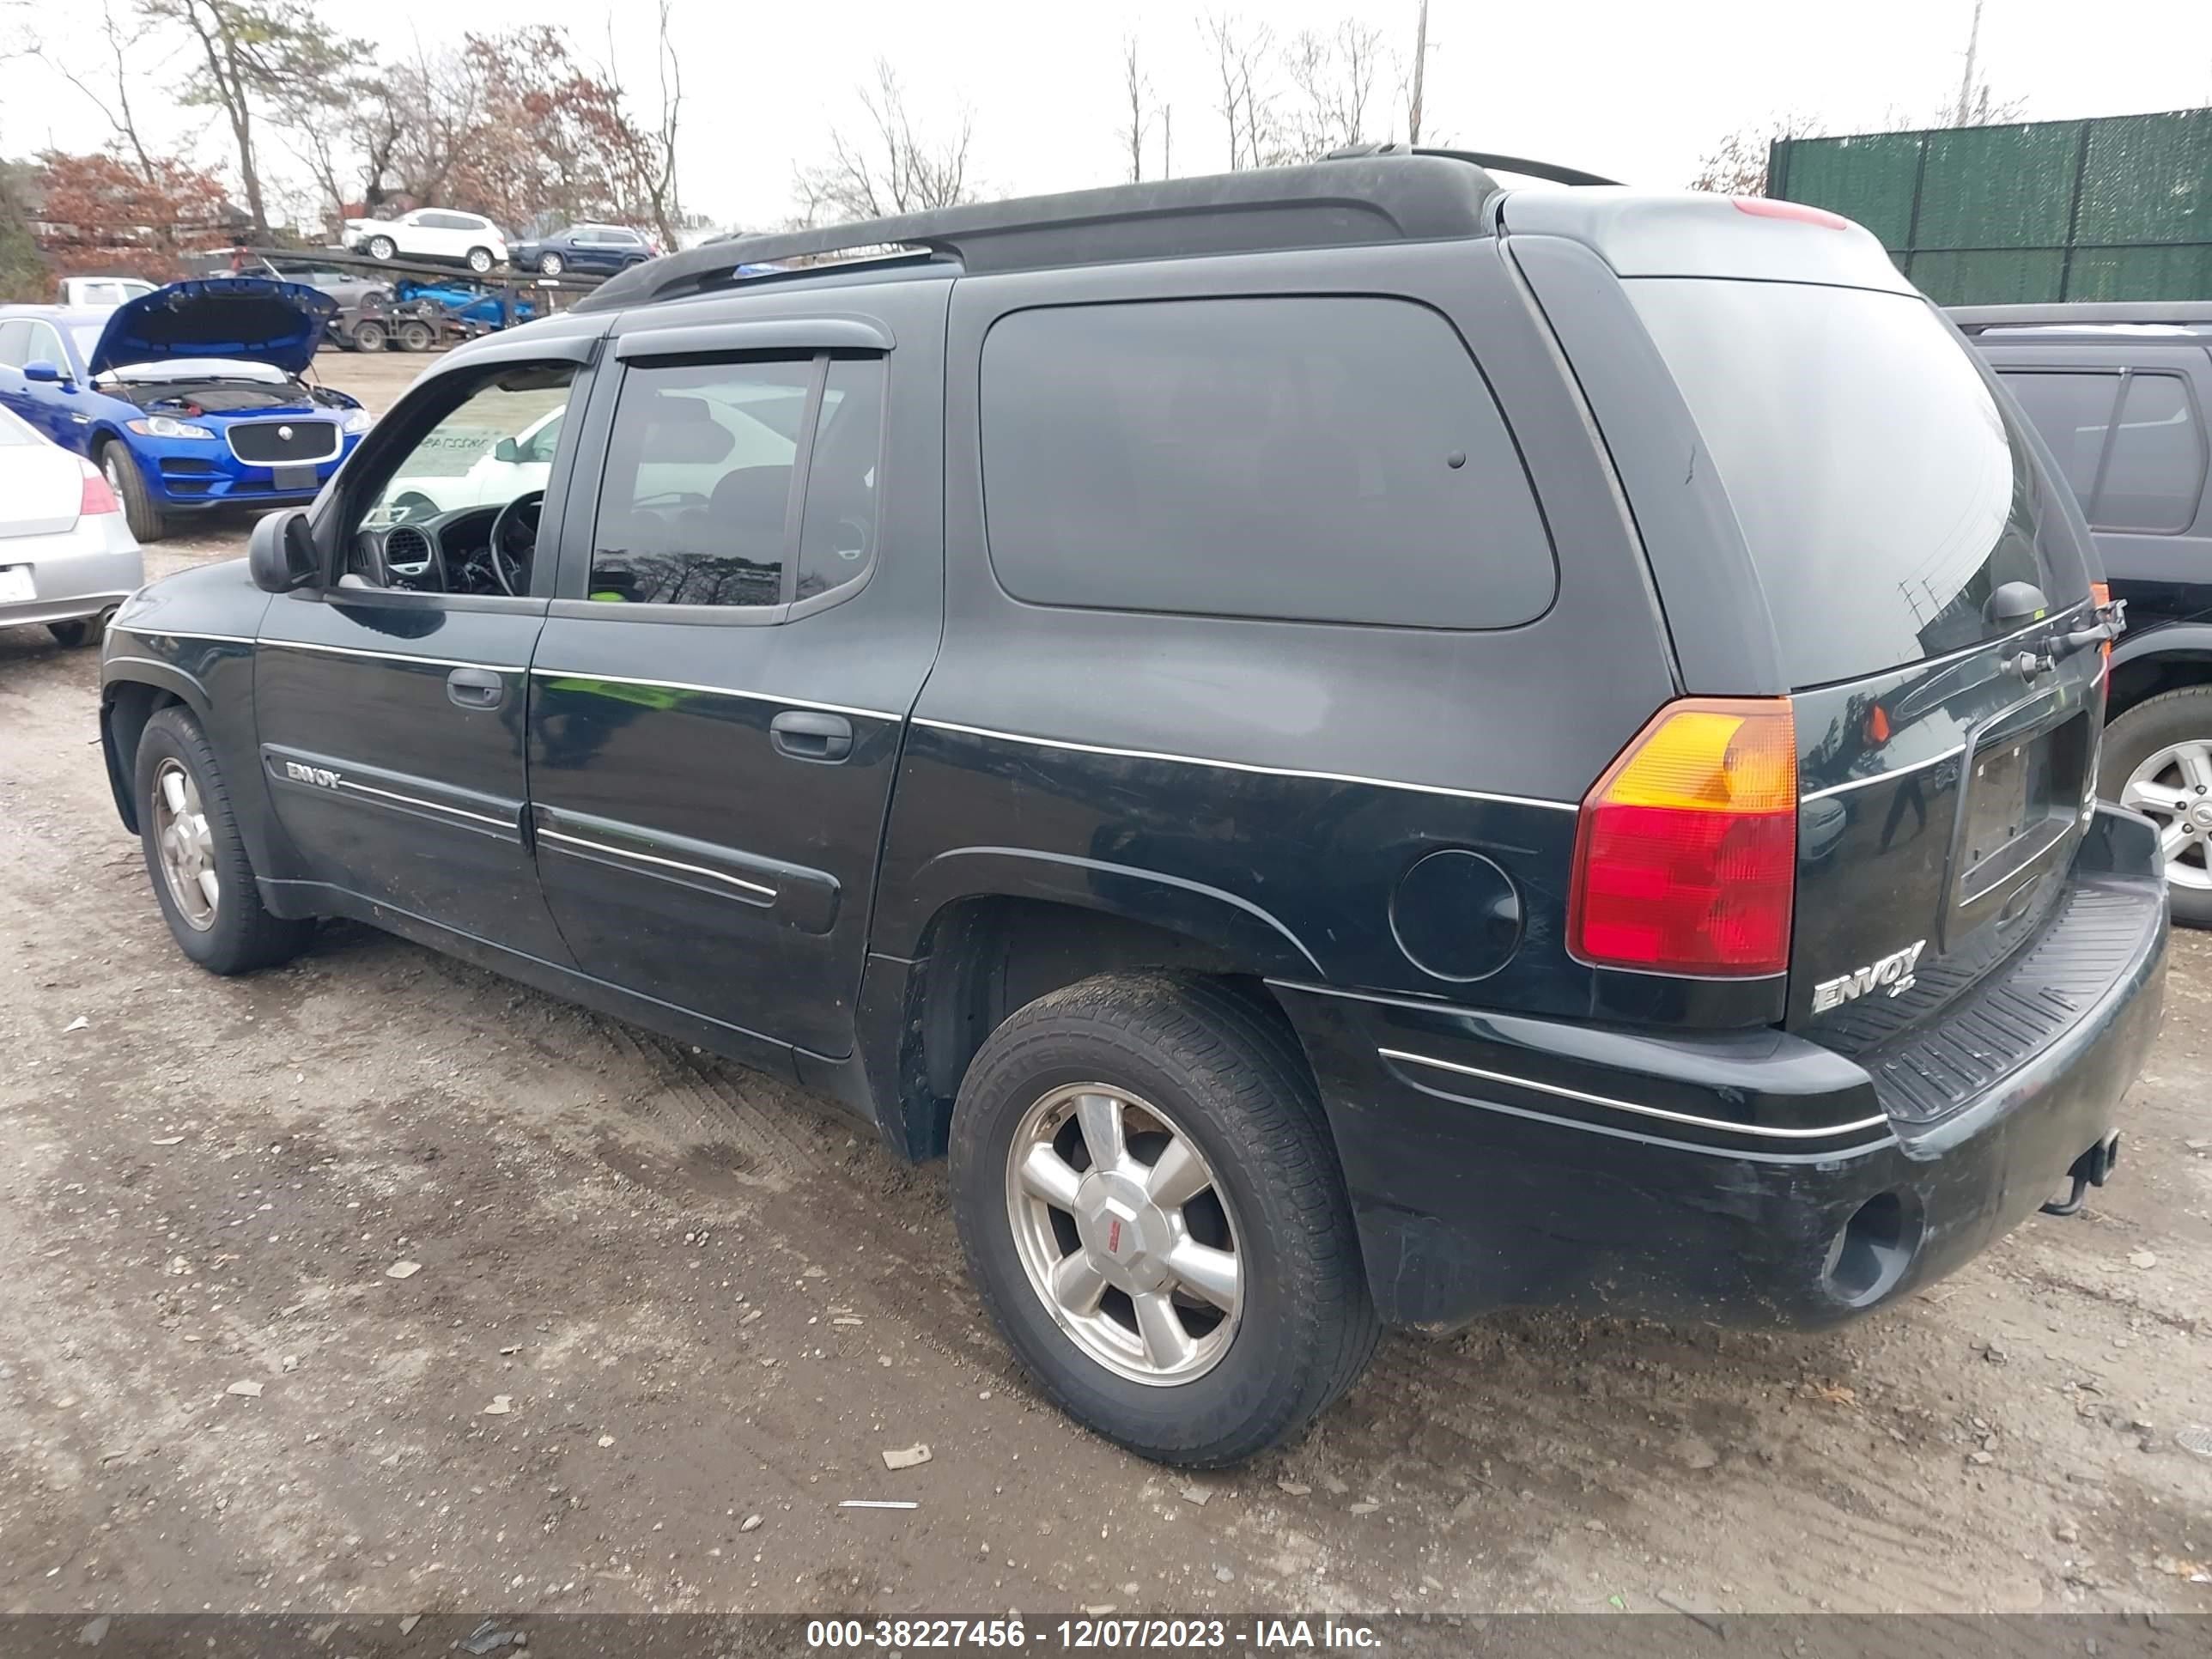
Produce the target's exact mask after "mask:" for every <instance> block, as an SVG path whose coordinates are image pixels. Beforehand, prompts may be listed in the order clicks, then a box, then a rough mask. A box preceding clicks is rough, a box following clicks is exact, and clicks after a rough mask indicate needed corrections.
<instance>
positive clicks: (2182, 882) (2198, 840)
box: [2097, 685, 2212, 927]
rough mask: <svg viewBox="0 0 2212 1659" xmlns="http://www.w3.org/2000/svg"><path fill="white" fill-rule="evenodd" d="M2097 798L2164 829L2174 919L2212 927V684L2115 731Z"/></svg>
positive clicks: (2139, 707) (2169, 699) (2140, 709)
mask: <svg viewBox="0 0 2212 1659" xmlns="http://www.w3.org/2000/svg"><path fill="white" fill-rule="evenodd" d="M2097 793H2099V794H2100V795H2102V796H2103V797H2104V798H2105V799H2107V800H2116V801H2118V802H2119V803H2120V804H2121V805H2123V806H2132V807H2133V808H2135V809H2136V811H2138V812H2142V813H2143V814H2145V815H2146V816H2148V817H2150V818H2151V819H2152V820H2153V821H2154V823H2157V825H2158V827H2159V843H2160V851H2161V852H2162V853H2163V854H2165V858H2166V894H2167V896H2168V898H2169V899H2170V900H2171V902H2172V908H2173V919H2174V920H2175V921H2179V922H2181V923H2184V924H2185V925H2186V926H2188V927H2212V685H2185V686H2183V687H2182V688H2181V689H2180V690H2177V691H2165V692H2161V693H2160V695H2158V696H2155V697H2151V698H2148V699H2146V700H2145V701H2143V702H2139V703H2137V704H2136V706H2135V707H2134V708H2130V709H2129V710H2128V712H2127V713H2126V714H2122V715H2121V716H2120V717H2119V718H2118V719H2117V720H2113V721H2112V724H2111V725H2109V726H2106V728H2105V746H2104V750H2103V753H2102V754H2101V756H2100V758H2099V760H2098V763H2097Z"/></svg>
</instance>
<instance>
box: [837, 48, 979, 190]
mask: <svg viewBox="0 0 2212 1659" xmlns="http://www.w3.org/2000/svg"><path fill="white" fill-rule="evenodd" d="M860 107H861V108H862V109H864V110H865V111H866V112H867V118H868V126H869V129H870V131H867V132H866V133H865V134H862V135H860V136H859V137H854V136H851V135H848V133H846V132H844V131H839V130H835V129H833V130H832V131H831V132H830V134H829V160H828V161H823V162H820V163H818V164H817V165H816V166H813V167H800V168H799V169H797V170H796V172H795V173H794V174H793V186H794V188H795V189H796V191H797V192H798V195H799V205H800V208H801V210H802V214H803V220H802V222H804V223H806V224H815V223H817V222H820V220H821V217H822V216H823V213H824V212H825V211H827V212H829V213H831V214H834V215H836V217H837V218H838V219H881V218H885V217H887V216H890V215H892V214H895V213H920V212H922V211H924V210H927V209H929V208H940V207H951V206H954V205H956V204H958V203H962V202H970V201H973V200H975V189H974V186H973V185H972V183H971V182H970V180H969V177H968V150H969V143H970V141H971V139H972V138H973V137H974V128H975V122H974V118H973V117H971V116H970V115H969V114H968V113H967V112H964V111H963V112H962V114H961V117H960V122H959V125H958V127H957V130H956V131H953V132H951V133H950V134H949V135H946V136H944V137H936V136H931V135H926V134H925V133H923V132H922V131H921V130H920V129H918V128H917V127H916V126H915V123H914V119H913V118H912V117H911V116H909V115H908V113H907V107H906V94H905V91H904V89H903V88H902V87H901V86H900V85H899V79H898V72H897V71H896V70H894V69H893V68H892V67H891V66H890V60H889V59H887V58H878V59H877V60H876V82H875V85H874V86H873V87H872V88H869V87H862V88H860Z"/></svg>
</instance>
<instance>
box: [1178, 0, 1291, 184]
mask: <svg viewBox="0 0 2212 1659" xmlns="http://www.w3.org/2000/svg"><path fill="white" fill-rule="evenodd" d="M1198 28H1199V34H1200V38H1201V39H1203V40H1205V42H1206V46H1207V49H1208V51H1209V52H1210V53H1211V55H1212V58H1213V70H1214V76H1215V79H1216V82H1217V86H1218V94H1219V97H1220V100H1221V101H1220V102H1219V103H1218V104H1216V105H1215V106H1214V108H1215V109H1217V110H1218V111H1219V112H1220V114H1221V118H1222V120H1223V122H1224V123H1225V125H1227V127H1228V129H1229V170H1230V171H1231V173H1234V172H1237V171H1238V170H1239V169H1240V168H1243V167H1266V166H1267V165H1269V164H1270V163H1271V162H1273V161H1277V160H1279V159H1280V149H1281V144H1280V129H1279V122H1278V121H1277V118H1276V112H1275V90H1274V80H1273V62H1272V58H1273V52H1274V46H1275V32H1274V30H1273V28H1271V27H1268V26H1267V24H1265V23H1248V22H1246V21H1245V20H1244V19H1243V18H1242V17H1240V16H1238V15H1237V14H1235V13H1234V12H1230V13H1220V12H1209V13H1208V14H1206V16H1205V17H1203V18H1201V19H1200V21H1199V26H1198Z"/></svg>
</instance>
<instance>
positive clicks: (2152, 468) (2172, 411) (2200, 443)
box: [2089, 374, 2205, 535]
mask: <svg viewBox="0 0 2212 1659" xmlns="http://www.w3.org/2000/svg"><path fill="white" fill-rule="evenodd" d="M2204 463H2205V456H2204V429H2203V422H2202V421H2201V420H2200V419H2199V418H2198V416H2197V409H2196V405H2195V404H2194V403H2193V402H2192V401H2191V398H2190V395H2189V382H2188V381H2186V380H2183V379H2182V378H2181V376H2179V374H2130V375H2129V376H2128V388H2127V395H2126V397H2124V398H2122V399H2121V402H2120V418H2119V424H2118V428H2117V429H2116V430H2115V431H2114V432H2113V434H2112V456H2111V458H2110V459H2108V460H2106V463H2105V479H2104V483H2102V484H2101V485H2100V487H2099V489H2098V490H2097V500H2096V505H2095V506H2094V507H2093V508H2092V509H2091V511H2090V513H2089V522H2090V523H2091V524H2093V525H2094V526H2097V527H2098V528H2099V529H2100V530H2132V531H2144V532H2154V533H2156V532H2165V533H2166V534H2169V535H2170V534H2172V532H2175V531H2179V530H2186V529H2188V528H2189V526H2191V525H2192V524H2194V523H2195V522H2196V521H2197V503H2198V502H2199V501H2202V500H2203V495H2204Z"/></svg>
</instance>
